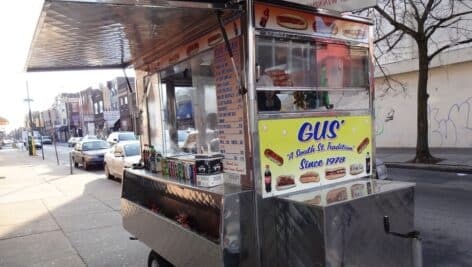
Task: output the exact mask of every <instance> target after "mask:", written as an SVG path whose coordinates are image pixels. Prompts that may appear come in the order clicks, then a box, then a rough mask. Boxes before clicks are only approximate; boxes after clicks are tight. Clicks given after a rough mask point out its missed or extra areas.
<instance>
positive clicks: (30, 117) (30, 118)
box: [25, 81, 34, 133]
mask: <svg viewBox="0 0 472 267" xmlns="http://www.w3.org/2000/svg"><path fill="white" fill-rule="evenodd" d="M25 102H28V113H29V121H30V128H31V133H33V130H34V129H33V116H32V115H31V104H30V103H31V102H33V99H31V98H30V95H29V88H28V81H26V99H25Z"/></svg>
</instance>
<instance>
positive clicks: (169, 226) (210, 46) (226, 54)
mask: <svg viewBox="0 0 472 267" xmlns="http://www.w3.org/2000/svg"><path fill="white" fill-rule="evenodd" d="M373 5H375V1H372V0H367V1H360V0H343V1H339V0H338V1H299V0H298V1H297V0H291V1H252V0H247V1H225V0H215V1H210V0H203V1H168V0H160V1H154V0H143V1H134V0H100V1H98V0H97V1H94V0H73V1H72V0H70V1H69V0H45V3H44V6H43V11H42V13H41V18H40V20H39V22H38V25H37V29H36V33H35V35H34V38H33V41H32V44H31V48H30V53H29V57H28V61H27V67H26V68H27V71H46V70H47V71H54V70H65V69H97V68H103V69H109V68H121V69H123V71H124V73H125V74H126V73H129V72H130V71H131V72H132V71H134V76H135V77H136V79H135V80H136V84H135V88H136V89H135V91H134V92H133V93H135V95H136V99H135V102H136V104H137V109H136V110H135V111H134V112H133V121H134V123H135V125H136V127H135V128H136V129H138V130H137V133H136V134H137V135H138V136H139V138H140V142H141V161H140V163H139V164H135V165H134V166H133V167H131V168H126V169H125V170H124V173H123V179H122V192H121V215H122V222H123V227H124V228H125V229H126V230H127V231H128V232H129V233H130V237H131V238H132V239H136V240H137V241H136V242H142V243H144V244H145V245H146V246H147V247H148V248H149V251H150V253H149V257H148V258H147V259H143V263H137V265H139V264H148V266H205V267H206V266H251V267H252V266H421V243H420V241H419V240H420V239H419V236H418V233H417V232H416V231H414V200H415V196H414V188H415V184H412V183H404V182H396V181H390V180H379V179H377V168H376V153H375V131H374V125H375V122H374V101H375V100H374V96H375V90H374V86H373V84H374V83H373V73H374V67H373V60H372V58H373V25H372V23H371V21H370V20H369V19H367V18H363V17H359V16H355V15H352V14H351V13H349V11H352V10H359V9H363V8H368V7H371V6H373ZM58 25H60V27H59V26H58ZM59 29H60V30H61V31H65V32H67V34H63V32H61V34H58V30H59ZM130 88H131V87H130ZM130 90H132V89H130ZM390 229H392V230H394V231H395V233H392V232H390Z"/></svg>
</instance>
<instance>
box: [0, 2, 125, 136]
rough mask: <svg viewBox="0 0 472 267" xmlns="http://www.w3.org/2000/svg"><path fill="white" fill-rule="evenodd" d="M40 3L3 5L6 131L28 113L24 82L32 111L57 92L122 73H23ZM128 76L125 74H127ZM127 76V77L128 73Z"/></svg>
mask: <svg viewBox="0 0 472 267" xmlns="http://www.w3.org/2000/svg"><path fill="white" fill-rule="evenodd" d="M42 5H43V0H15V1H4V3H2V15H1V16H0V40H1V41H0V58H1V59H2V64H0V77H1V79H0V92H1V94H0V117H4V118H6V119H8V120H9V122H10V124H9V125H8V126H7V127H6V130H7V131H10V130H13V129H15V128H17V127H21V126H23V120H24V116H25V114H26V113H27V111H28V105H27V104H26V102H24V99H25V98H26V82H27V81H28V87H29V91H30V98H32V99H33V102H32V103H31V109H32V110H33V111H35V110H38V111H41V110H45V109H48V108H49V107H50V106H51V105H52V103H53V100H54V96H56V95H58V94H59V93H62V92H64V93H68V92H78V91H80V90H83V89H86V88H87V87H89V86H94V85H98V83H100V82H106V81H108V80H111V79H113V78H114V77H117V76H123V71H122V70H106V71H64V72H35V73H25V71H24V68H25V65H26V59H27V56H28V50H29V47H30V44H31V40H32V38H33V34H34V30H35V29H36V23H37V21H38V18H39V14H40V12H41V8H42ZM127 74H128V73H127ZM128 75H129V74H128Z"/></svg>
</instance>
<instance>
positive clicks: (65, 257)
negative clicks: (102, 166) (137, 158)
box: [0, 153, 149, 266]
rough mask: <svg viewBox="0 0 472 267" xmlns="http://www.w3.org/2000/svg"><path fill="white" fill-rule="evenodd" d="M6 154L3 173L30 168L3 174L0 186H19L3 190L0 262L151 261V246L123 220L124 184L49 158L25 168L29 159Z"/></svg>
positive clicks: (84, 263)
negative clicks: (126, 227)
mask: <svg viewBox="0 0 472 267" xmlns="http://www.w3.org/2000/svg"><path fill="white" fill-rule="evenodd" d="M3 155H4V154H3V153H1V154H0V174H1V172H2V171H7V170H8V171H10V172H13V173H14V172H15V170H16V169H18V173H23V172H24V171H28V172H30V173H29V174H28V175H24V177H23V178H21V177H14V176H13V173H10V174H8V175H7V178H6V179H4V180H0V192H3V191H4V190H5V188H7V187H8V186H14V187H16V188H17V190H16V191H15V192H14V193H12V194H7V195H4V194H0V266H146V265H147V255H148V253H149V249H148V248H147V247H146V246H144V245H143V244H142V243H140V242H139V241H131V240H129V237H130V234H129V233H127V232H126V231H125V230H124V229H123V228H122V226H121V223H122V221H121V215H120V213H119V211H120V196H121V184H119V183H117V182H115V181H110V180H107V179H105V178H104V177H103V176H102V177H97V175H96V174H94V173H88V172H84V171H81V170H76V172H75V173H74V175H70V174H69V173H68V168H66V167H64V166H54V165H53V164H51V163H49V164H48V163H44V164H41V165H46V166H41V167H38V166H34V167H29V168H27V169H26V170H22V169H23V168H24V167H22V164H24V163H25V162H26V163H27V162H30V160H29V159H24V158H23V157H22V156H19V157H18V158H19V159H21V160H18V161H23V162H19V163H16V164H8V163H10V162H9V159H10V160H12V159H14V158H15V157H8V158H7V157H2V156H3ZM10 156H12V155H10ZM5 163H7V164H5ZM41 163H43V162H41ZM51 165H52V166H51ZM48 168H49V170H46V169H48ZM12 170H13V171H12ZM20 176H21V175H20ZM40 181H42V182H40ZM15 198H17V200H15Z"/></svg>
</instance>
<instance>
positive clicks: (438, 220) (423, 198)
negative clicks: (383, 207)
mask: <svg viewBox="0 0 472 267" xmlns="http://www.w3.org/2000/svg"><path fill="white" fill-rule="evenodd" d="M389 176H390V177H391V178H392V180H397V181H408V182H415V183H416V190H415V225H416V228H417V230H419V231H420V232H421V237H422V238H423V257H424V259H423V260H424V266H471V265H472V229H471V227H470V223H471V221H472V205H471V203H472V175H471V174H456V173H448V172H436V171H426V170H409V169H393V168H390V169H389Z"/></svg>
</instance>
